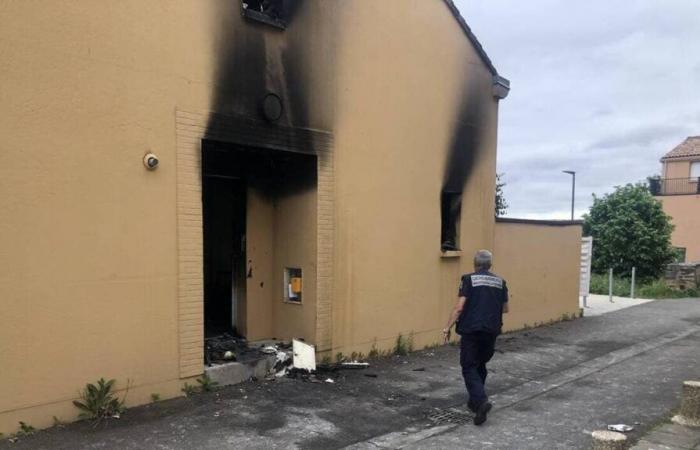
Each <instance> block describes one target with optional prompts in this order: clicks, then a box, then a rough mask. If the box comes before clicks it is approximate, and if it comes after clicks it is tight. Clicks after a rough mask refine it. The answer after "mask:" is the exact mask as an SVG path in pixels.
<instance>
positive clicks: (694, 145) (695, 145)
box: [661, 136, 700, 161]
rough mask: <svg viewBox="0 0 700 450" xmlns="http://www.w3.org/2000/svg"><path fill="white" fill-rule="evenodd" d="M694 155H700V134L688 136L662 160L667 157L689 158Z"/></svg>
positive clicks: (664, 159) (662, 159)
mask: <svg viewBox="0 0 700 450" xmlns="http://www.w3.org/2000/svg"><path fill="white" fill-rule="evenodd" d="M692 156H700V136H690V137H688V138H686V140H685V141H683V142H682V143H681V144H680V145H678V146H677V147H676V148H674V149H673V150H671V151H670V152H668V153H666V154H665V155H664V157H663V158H661V161H666V160H667V159H677V158H689V157H692Z"/></svg>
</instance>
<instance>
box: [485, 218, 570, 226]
mask: <svg viewBox="0 0 700 450" xmlns="http://www.w3.org/2000/svg"><path fill="white" fill-rule="evenodd" d="M496 223H519V224H524V225H545V226H550V227H568V226H580V225H583V220H539V219H516V218H513V217H496Z"/></svg>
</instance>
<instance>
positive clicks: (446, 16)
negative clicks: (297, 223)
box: [332, 0, 498, 355]
mask: <svg viewBox="0 0 700 450" xmlns="http://www.w3.org/2000/svg"><path fill="white" fill-rule="evenodd" d="M435 3H437V2H426V1H423V0H410V1H409V0H407V1H406V2H405V4H402V7H401V8H393V9H392V10H391V13H390V14H387V10H386V5H385V4H383V3H382V2H342V7H341V8H340V14H339V18H338V20H339V27H340V29H342V30H343V33H340V34H339V36H338V52H337V54H336V61H337V83H338V86H342V89H339V90H338V94H337V95H338V101H337V111H336V115H337V119H336V127H335V129H334V133H335V141H336V147H335V161H336V168H337V169H336V190H337V196H336V217H337V219H336V228H337V231H336V239H337V245H336V269H335V280H336V283H335V290H334V300H333V352H332V353H333V355H334V354H335V353H336V352H344V353H350V352H352V351H362V352H364V353H366V352H367V351H368V350H369V349H370V348H371V346H372V345H375V344H376V346H377V347H378V348H379V349H387V348H389V347H391V346H392V345H394V342H395V340H396V338H397V336H398V334H400V333H401V334H403V335H404V336H407V335H409V334H412V335H413V339H414V345H415V346H416V347H422V346H424V345H427V344H431V343H435V342H437V341H438V340H439V338H440V329H441V328H442V327H443V326H444V321H445V320H446V317H447V314H448V312H449V310H450V308H451V307H452V305H453V303H454V300H455V293H456V289H457V285H458V282H459V276H460V274H461V273H463V272H465V271H466V270H467V269H468V268H469V266H470V265H471V254H473V252H474V251H475V250H476V249H478V248H482V247H484V248H492V246H493V208H494V206H493V202H494V196H493V192H494V186H495V167H496V121H497V109H498V107H497V102H496V100H494V99H493V97H492V96H491V84H492V74H491V73H490V72H489V71H488V70H487V68H486V66H485V65H484V64H483V62H482V61H481V60H480V59H479V57H478V56H477V54H476V52H475V51H474V49H473V48H472V46H471V44H470V43H469V42H468V40H467V38H466V37H465V35H464V33H463V31H462V30H461V29H460V28H459V27H458V26H457V24H456V22H455V18H454V17H453V16H452V15H451V13H450V11H449V10H448V8H446V7H443V5H436V4H435ZM465 104H467V105H470V106H476V105H478V106H481V112H480V114H479V115H478V117H479V120H480V123H465V122H461V121H460V118H461V109H462V108H463V106H464V105H465ZM470 125H472V126H474V127H475V128H477V129H478V130H479V134H480V138H479V143H478V144H477V147H476V149H475V150H474V152H475V161H474V167H473V170H472V171H471V173H470V176H469V177H468V181H467V183H466V188H465V195H464V199H463V206H462V222H461V241H462V242H461V247H462V249H463V250H464V255H466V256H463V257H462V258H455V259H441V257H440V191H441V188H442V183H443V178H444V169H445V164H446V160H447V158H448V151H449V148H450V146H451V145H452V143H453V138H454V134H455V131H456V130H457V129H463V128H465V127H467V128H468V127H469V126H470ZM462 150H463V151H469V149H468V148H464V149H462Z"/></svg>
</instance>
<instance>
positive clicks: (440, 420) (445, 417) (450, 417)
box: [428, 409, 474, 425]
mask: <svg viewBox="0 0 700 450" xmlns="http://www.w3.org/2000/svg"><path fill="white" fill-rule="evenodd" d="M472 417H474V416H473V415H472V414H471V413H468V412H465V411H460V410H458V409H434V410H433V411H430V412H429V413H428V420H430V421H431V422H433V423H434V424H435V425H445V424H448V423H455V424H460V423H467V422H469V421H471V420H472Z"/></svg>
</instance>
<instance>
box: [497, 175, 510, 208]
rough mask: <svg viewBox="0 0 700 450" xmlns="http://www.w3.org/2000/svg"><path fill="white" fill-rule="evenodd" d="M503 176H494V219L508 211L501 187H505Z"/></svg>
mask: <svg viewBox="0 0 700 450" xmlns="http://www.w3.org/2000/svg"><path fill="white" fill-rule="evenodd" d="M504 175H505V174H502V173H497V174H496V217H501V216H502V215H504V214H505V213H506V210H507V209H508V202H506V198H505V197H504V196H503V186H505V185H506V183H505V182H504V181H503V180H502V177H503V176H504Z"/></svg>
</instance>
